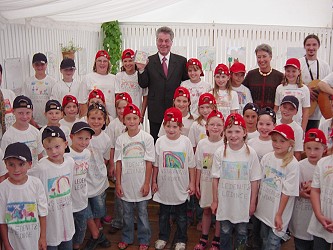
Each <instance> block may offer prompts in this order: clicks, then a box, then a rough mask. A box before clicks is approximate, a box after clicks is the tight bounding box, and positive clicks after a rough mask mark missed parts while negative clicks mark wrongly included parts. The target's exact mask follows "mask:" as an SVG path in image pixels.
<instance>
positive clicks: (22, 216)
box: [5, 202, 38, 224]
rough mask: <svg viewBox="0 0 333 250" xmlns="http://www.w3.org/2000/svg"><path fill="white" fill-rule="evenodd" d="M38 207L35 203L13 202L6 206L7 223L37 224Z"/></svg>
mask: <svg viewBox="0 0 333 250" xmlns="http://www.w3.org/2000/svg"><path fill="white" fill-rule="evenodd" d="M37 216H38V213H37V205H36V203H34V202H11V203H8V204H7V206H6V214H5V221H6V223H7V224H23V223H33V222H37V218H36V217H37Z"/></svg>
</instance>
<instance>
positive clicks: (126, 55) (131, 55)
mask: <svg viewBox="0 0 333 250" xmlns="http://www.w3.org/2000/svg"><path fill="white" fill-rule="evenodd" d="M134 54H135V53H134V51H133V50H131V49H125V50H124V51H123V54H122V55H121V60H124V59H125V58H130V59H133V58H134Z"/></svg>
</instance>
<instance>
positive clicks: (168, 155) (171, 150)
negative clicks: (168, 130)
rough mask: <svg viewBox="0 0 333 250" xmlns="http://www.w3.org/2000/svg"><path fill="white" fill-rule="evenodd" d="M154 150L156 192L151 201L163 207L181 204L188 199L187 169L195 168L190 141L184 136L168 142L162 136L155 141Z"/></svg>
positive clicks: (188, 182) (166, 138)
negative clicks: (156, 171)
mask: <svg viewBox="0 0 333 250" xmlns="http://www.w3.org/2000/svg"><path fill="white" fill-rule="evenodd" d="M155 150H156V158H155V159H156V161H155V163H154V167H158V175H157V185H158V191H157V192H156V193H155V194H154V197H153V200H154V201H156V202H158V203H162V204H164V205H179V204H183V203H184V202H185V201H186V200H187V199H189V194H188V188H189V184H190V176H189V168H195V159H194V154H193V149H192V145H191V142H190V140H189V139H188V138H187V137H186V136H184V135H180V137H179V138H178V139H177V140H170V139H168V137H166V135H164V136H162V137H160V138H158V139H157V141H156V145H155Z"/></svg>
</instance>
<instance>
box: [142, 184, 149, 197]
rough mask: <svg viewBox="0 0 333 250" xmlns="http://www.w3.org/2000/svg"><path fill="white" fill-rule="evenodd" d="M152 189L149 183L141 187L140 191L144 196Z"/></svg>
mask: <svg viewBox="0 0 333 250" xmlns="http://www.w3.org/2000/svg"><path fill="white" fill-rule="evenodd" d="M149 191H150V185H149V184H143V186H142V188H141V189H140V192H141V194H142V196H143V197H145V196H147V195H148V194H149Z"/></svg>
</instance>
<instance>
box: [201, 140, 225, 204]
mask: <svg viewBox="0 0 333 250" xmlns="http://www.w3.org/2000/svg"><path fill="white" fill-rule="evenodd" d="M220 146H223V147H224V143H223V139H222V138H221V140H219V141H217V142H211V141H210V140H209V138H205V139H202V140H201V141H199V143H198V145H197V149H196V151H195V162H196V168H197V170H200V171H201V175H200V193H201V197H200V201H199V205H200V207H202V208H206V207H210V205H211V204H212V202H213V189H212V178H211V170H212V165H213V157H214V153H215V151H216V150H217V149H218V148H219V147H220Z"/></svg>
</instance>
